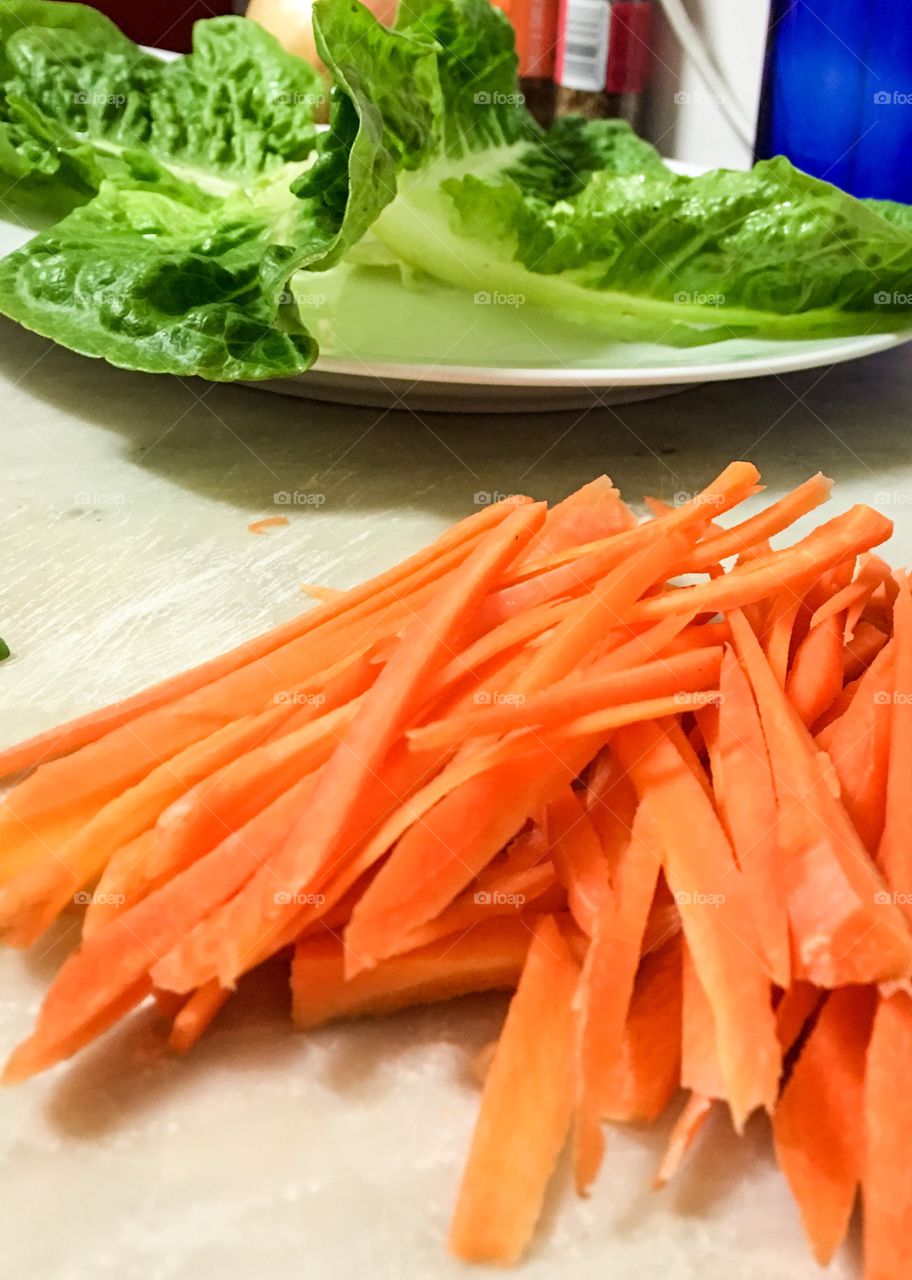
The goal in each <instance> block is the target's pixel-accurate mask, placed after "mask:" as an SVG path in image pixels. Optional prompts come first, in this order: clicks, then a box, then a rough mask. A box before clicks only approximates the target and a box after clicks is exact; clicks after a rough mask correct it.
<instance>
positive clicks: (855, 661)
mask: <svg viewBox="0 0 912 1280" xmlns="http://www.w3.org/2000/svg"><path fill="white" fill-rule="evenodd" d="M888 639H889V637H888V635H887V633H886V632H885V631H881V629H880V627H878V626H875V625H874V623H873V622H868V621H867V620H866V619H864V618H863V619H862V620H861V622H859V623H858V625H857V626H856V628H855V634H854V635H853V636H852V639H851V640H848V641H847V642H846V646H845V654H844V661H843V670H844V672H845V678H846V680H856V679H857V678H858V677H859V676H860V675H861V674H862V673H863V672H864V671H866V670H867V668H868V667H869V666H870V665H871V663H872V662H873V661H874V659H875V658H876V657H877V655H878V654H879V653H880V651H881V649H882V648H883V647H884V645H885V644H886V643H887V640H888Z"/></svg>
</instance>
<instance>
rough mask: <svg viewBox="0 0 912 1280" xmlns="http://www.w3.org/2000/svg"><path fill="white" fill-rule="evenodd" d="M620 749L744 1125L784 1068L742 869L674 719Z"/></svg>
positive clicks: (768, 1102) (618, 742) (619, 742)
mask: <svg viewBox="0 0 912 1280" xmlns="http://www.w3.org/2000/svg"><path fill="white" fill-rule="evenodd" d="M614 749H615V750H616V751H617V753H618V757H619V759H620V761H621V763H622V764H623V765H624V767H625V768H626V769H627V771H628V773H629V774H630V777H631V778H632V780H633V783H634V786H635V787H636V789H637V793H638V795H639V797H640V803H641V804H643V805H646V806H648V808H649V811H650V814H651V816H652V818H653V821H654V822H655V825H656V830H657V832H658V833H659V838H660V840H661V843H662V847H663V851H664V870H665V875H666V878H667V879H668V883H669V886H670V887H671V889H672V892H673V893H674V895H675V900H676V901H677V903H678V909H679V910H680V912H681V918H682V920H683V923H684V934H685V937H686V939H687V944H688V947H689V949H690V952H691V954H692V956H693V959H694V963H695V965H696V970H697V973H698V975H699V978H700V981H701V983H702V985H703V989H704V990H705V992H706V994H707V997H708V998H709V1002H710V1005H711V1006H712V1010H713V1016H714V1017H715V1020H716V1037H717V1048H718V1053H719V1062H720V1066H721V1069H722V1075H723V1079H724V1081H725V1086H726V1096H727V1098H728V1099H729V1102H730V1104H731V1108H732V1115H733V1118H734V1121H735V1125H736V1127H738V1128H739V1129H740V1127H741V1126H742V1125H743V1124H744V1121H745V1120H746V1118H747V1117H748V1115H750V1113H751V1112H752V1111H753V1110H754V1109H755V1108H756V1107H765V1108H766V1109H768V1110H771V1109H772V1104H773V1101H774V1100H775V1097H776V1089H777V1086H778V1080H779V1067H780V1055H779V1047H778V1044H777V1042H776V1038H775V1025H774V1019H773V1013H772V1008H771V1004H770V986H769V979H768V977H767V976H766V973H765V963H764V961H763V959H762V958H761V956H760V952H759V942H758V938H757V931H756V926H755V925H754V921H753V916H752V914H751V911H750V906H749V901H748V898H747V894H746V891H745V886H744V883H743V879H742V873H741V872H740V871H739V869H738V867H737V865H736V863H735V859H734V855H733V853H732V850H731V846H730V845H729V843H728V840H727V838H726V836H725V833H724V831H723V830H722V827H721V825H720V823H719V820H718V818H717V817H716V814H715V811H714V809H713V807H712V802H711V800H710V799H709V798H708V797H707V795H706V793H705V791H704V790H703V788H702V787H701V785H700V783H699V782H698V780H697V779H696V778H695V777H694V774H693V772H692V771H691V769H690V767H689V766H688V764H687V763H686V762H685V760H684V758H683V756H682V755H681V753H680V750H679V749H678V747H677V746H676V745H675V743H674V742H673V741H672V739H671V738H670V737H669V735H668V732H667V729H666V728H665V727H663V726H661V725H657V724H649V723H644V724H639V725H631V726H629V727H628V728H626V729H623V730H621V731H619V732H618V733H617V734H616V735H615V739H614Z"/></svg>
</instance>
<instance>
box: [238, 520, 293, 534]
mask: <svg viewBox="0 0 912 1280" xmlns="http://www.w3.org/2000/svg"><path fill="white" fill-rule="evenodd" d="M284 524H288V516H265V517H264V518H263V519H262V520H253V521H251V523H250V524H249V525H248V526H247V532H248V533H257V534H260V535H262V534H265V533H266V532H267V531H268V530H269V529H278V528H279V527H280V526H281V525H284Z"/></svg>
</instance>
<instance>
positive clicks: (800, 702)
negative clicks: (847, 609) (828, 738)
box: [785, 614, 843, 728]
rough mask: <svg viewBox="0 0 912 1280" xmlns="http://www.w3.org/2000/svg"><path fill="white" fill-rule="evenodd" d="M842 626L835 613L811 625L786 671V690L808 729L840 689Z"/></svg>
mask: <svg viewBox="0 0 912 1280" xmlns="http://www.w3.org/2000/svg"><path fill="white" fill-rule="evenodd" d="M842 629H843V628H842V622H841V620H840V618H839V615H838V614H832V615H831V616H830V617H828V618H825V619H824V620H823V621H822V622H820V623H818V624H817V626H816V627H814V626H812V627H811V629H810V631H809V632H808V634H807V635H806V636H805V638H804V640H803V641H802V642H801V644H800V645H799V647H798V651H797V653H796V654H795V657H794V660H793V662H792V665H791V669H790V670H789V673H788V677H787V679H786V684H785V691H786V694H787V695H788V698H789V701H790V702H791V704H792V706H793V707H794V708H795V711H796V712H797V714H798V717H799V719H801V720H802V721H803V722H804V723H805V724H806V725H807V726H808V728H810V727H811V726H812V725H814V724H815V723H816V722H817V721H818V720H819V719H820V717H821V716H822V715H823V713H824V712H825V711H826V710H827V708H828V707H830V706H832V704H833V702H834V701H835V700H836V698H837V697H838V696H839V694H840V692H841V691H842V682H843V670H842Z"/></svg>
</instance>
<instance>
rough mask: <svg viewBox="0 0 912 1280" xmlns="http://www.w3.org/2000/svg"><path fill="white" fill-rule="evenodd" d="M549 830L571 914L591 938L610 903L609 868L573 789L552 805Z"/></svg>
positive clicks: (562, 793)
mask: <svg viewBox="0 0 912 1280" xmlns="http://www.w3.org/2000/svg"><path fill="white" fill-rule="evenodd" d="M547 828H548V835H549V838H550V841H551V855H552V857H553V859H554V866H555V869H556V871H557V874H558V876H559V877H560V879H561V882H562V884H563V885H564V888H565V889H566V890H567V902H568V905H569V907H570V913H571V915H572V916H573V919H574V920H575V921H576V923H577V924H578V925H579V927H580V928H581V929H582V931H583V932H584V933H586V934H588V935H589V936H590V937H591V935H592V933H593V932H594V928H595V922H596V920H597V918H598V916H599V913H600V912H601V911H603V910H604V908H605V906H606V905H607V904H608V903H609V902H610V901H611V883H610V879H609V866H608V859H607V858H606V857H605V854H604V852H603V850H602V846H601V842H600V841H599V838H598V835H597V833H596V830H595V827H594V826H593V825H592V822H591V821H590V818H589V815H588V814H587V813H586V809H585V807H584V805H583V803H582V801H581V800H580V799H579V797H578V796H577V794H576V792H575V791H574V790H573V789H572V787H565V788H564V790H563V791H561V792H559V793H558V794H557V795H556V796H555V797H554V799H553V800H551V801H550V802H549V804H548V806H547Z"/></svg>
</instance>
